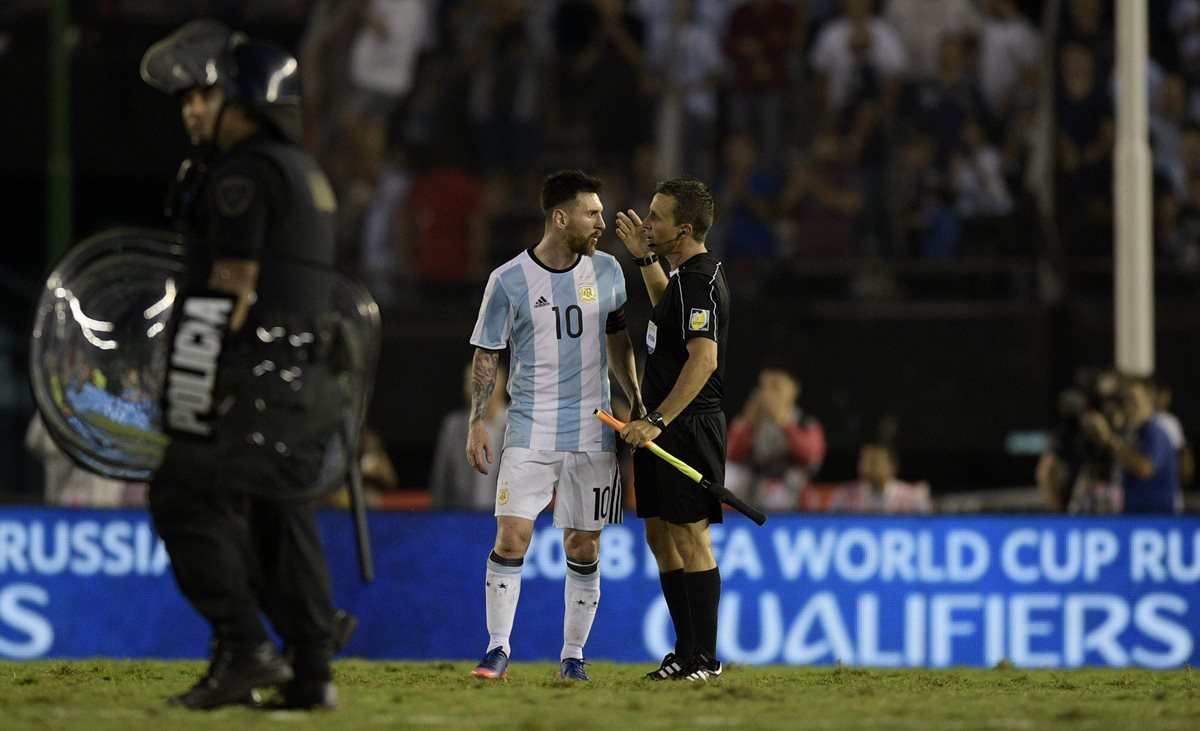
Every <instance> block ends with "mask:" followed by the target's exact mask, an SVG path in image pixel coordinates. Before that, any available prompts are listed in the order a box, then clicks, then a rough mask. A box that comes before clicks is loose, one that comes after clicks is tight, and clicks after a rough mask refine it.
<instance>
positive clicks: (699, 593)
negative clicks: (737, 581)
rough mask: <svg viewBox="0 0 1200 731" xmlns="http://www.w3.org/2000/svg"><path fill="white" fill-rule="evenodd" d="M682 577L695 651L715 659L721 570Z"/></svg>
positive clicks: (692, 573) (716, 569)
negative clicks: (703, 652)
mask: <svg viewBox="0 0 1200 731" xmlns="http://www.w3.org/2000/svg"><path fill="white" fill-rule="evenodd" d="M683 576H684V581H685V584H686V586H687V603H688V609H689V610H690V613H691V616H692V631H693V632H694V633H695V635H694V637H695V649H696V650H703V651H705V652H707V653H708V655H709V657H714V658H715V657H716V656H717V608H718V606H720V604H721V570H720V569H719V568H711V569H709V570H708V571H695V572H690V573H685V574H684V575H683ZM664 586H665V585H664ZM668 606H669V605H668ZM673 616H674V614H672V617H673ZM676 654H678V653H676ZM685 657H686V656H685Z"/></svg>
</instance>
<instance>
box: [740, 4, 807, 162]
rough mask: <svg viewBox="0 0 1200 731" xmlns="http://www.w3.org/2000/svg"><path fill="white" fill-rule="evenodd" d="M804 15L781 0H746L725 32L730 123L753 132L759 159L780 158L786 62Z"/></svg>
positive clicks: (801, 32) (797, 40) (788, 81)
mask: <svg viewBox="0 0 1200 731" xmlns="http://www.w3.org/2000/svg"><path fill="white" fill-rule="evenodd" d="M802 20H803V19H802V18H798V16H797V13H796V8H795V7H794V6H793V5H792V4H791V3H788V2H784V0H746V1H745V2H743V3H742V4H741V5H739V6H738V7H737V8H736V9H735V10H734V11H733V14H732V15H731V16H730V17H729V29H728V31H727V33H726V36H725V42H724V46H725V54H726V56H727V58H728V59H729V65H730V72H731V76H732V79H731V81H730V87H729V121H730V126H731V127H732V129H733V131H735V132H740V133H744V134H749V135H751V136H753V138H754V139H755V140H757V141H758V145H759V149H760V150H761V151H762V154H763V159H764V160H766V161H768V164H770V165H773V166H774V165H779V164H780V162H781V160H782V159H783V158H782V154H783V150H784V133H783V127H784V118H785V115H786V113H787V111H786V109H785V105H786V103H787V95H788V93H789V92H790V91H791V88H792V80H791V70H790V69H789V62H790V56H791V54H792V52H793V51H795V50H798V49H799V47H800V41H801V39H802V37H803V35H804V33H806V31H807V26H806V25H805V23H803V22H801V21H802Z"/></svg>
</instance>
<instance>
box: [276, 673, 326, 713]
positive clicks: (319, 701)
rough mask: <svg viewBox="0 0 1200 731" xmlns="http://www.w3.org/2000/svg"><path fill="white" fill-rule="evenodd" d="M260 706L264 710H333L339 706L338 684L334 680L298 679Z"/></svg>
mask: <svg viewBox="0 0 1200 731" xmlns="http://www.w3.org/2000/svg"><path fill="white" fill-rule="evenodd" d="M260 707H261V708H262V709H263V710H264V711H289V710H291V711H316V710H325V711H333V710H336V709H337V707H338V697H337V686H336V685H334V684H333V681H332V680H301V679H296V680H293V681H291V682H290V683H287V684H286V685H284V686H283V687H282V688H280V689H279V694H278V695H277V696H275V697H274V698H272V699H271V700H269V701H267V702H266V703H263V704H262V706H260Z"/></svg>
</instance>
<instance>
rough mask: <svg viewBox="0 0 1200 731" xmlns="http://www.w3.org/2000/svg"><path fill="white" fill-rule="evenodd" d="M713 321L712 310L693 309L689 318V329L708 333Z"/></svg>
mask: <svg viewBox="0 0 1200 731" xmlns="http://www.w3.org/2000/svg"><path fill="white" fill-rule="evenodd" d="M711 321H712V310H701V309H699V308H695V307H693V308H692V314H691V315H689V316H688V329H689V330H691V331H693V332H708V327H709V322H711Z"/></svg>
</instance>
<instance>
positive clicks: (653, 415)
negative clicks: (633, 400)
mask: <svg viewBox="0 0 1200 731" xmlns="http://www.w3.org/2000/svg"><path fill="white" fill-rule="evenodd" d="M642 418H644V419H645V420H646V421H648V422H650V423H651V424H653V425H654V426H656V427H658V428H659V429H661V430H662V431H666V430H667V422H666V421H664V420H663V415H662V414H660V413H658V412H657V411H651V412H650V413H649V414H646V415H645V416H644V417H642Z"/></svg>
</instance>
